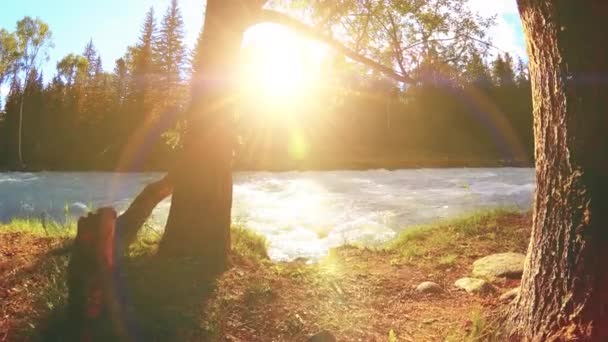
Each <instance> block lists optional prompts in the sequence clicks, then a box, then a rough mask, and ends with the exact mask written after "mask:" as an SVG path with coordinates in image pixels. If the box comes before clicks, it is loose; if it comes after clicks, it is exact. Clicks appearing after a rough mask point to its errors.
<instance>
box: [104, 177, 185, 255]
mask: <svg viewBox="0 0 608 342" xmlns="http://www.w3.org/2000/svg"><path fill="white" fill-rule="evenodd" d="M172 191H173V185H172V184H171V179H170V178H169V175H166V176H165V177H163V178H162V179H161V180H158V181H156V182H154V183H150V184H148V185H146V187H145V188H144V189H143V190H142V192H141V193H139V195H137V197H135V199H134V200H133V202H132V203H131V205H130V206H129V208H128V209H127V210H126V211H125V212H124V213H122V215H120V217H118V219H117V220H116V230H117V232H116V244H117V251H118V253H119V254H124V253H125V252H126V251H127V249H128V248H129V246H130V245H131V244H132V243H133V241H135V238H136V237H137V233H138V232H139V230H140V229H141V227H142V226H143V225H144V223H145V222H146V220H147V219H148V217H150V214H152V210H154V208H155V207H156V205H157V204H158V203H159V202H160V201H162V200H163V199H165V198H167V196H169V195H171V192H172Z"/></svg>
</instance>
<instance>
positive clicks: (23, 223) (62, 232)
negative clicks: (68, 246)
mask: <svg viewBox="0 0 608 342" xmlns="http://www.w3.org/2000/svg"><path fill="white" fill-rule="evenodd" d="M2 232H6V233H27V234H31V235H34V236H39V237H45V236H46V237H53V238H69V237H73V236H75V235H76V222H75V221H73V220H70V221H68V222H66V223H59V222H56V221H53V220H44V219H39V218H14V219H12V220H10V221H9V222H8V223H0V233H2Z"/></svg>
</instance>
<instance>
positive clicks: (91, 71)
mask: <svg viewBox="0 0 608 342" xmlns="http://www.w3.org/2000/svg"><path fill="white" fill-rule="evenodd" d="M82 56H83V57H84V58H85V59H86V60H87V62H88V66H87V76H88V79H92V78H93V76H94V75H95V72H96V71H97V69H98V66H97V57H98V56H97V49H95V45H94V44H93V39H92V38H91V39H90V40H89V42H88V43H87V45H86V46H85V47H84V51H83V52H82Z"/></svg>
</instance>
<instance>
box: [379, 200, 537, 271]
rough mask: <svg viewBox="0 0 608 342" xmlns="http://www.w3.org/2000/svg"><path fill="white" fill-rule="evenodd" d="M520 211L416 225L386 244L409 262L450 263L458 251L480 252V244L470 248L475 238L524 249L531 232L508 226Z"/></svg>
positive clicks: (496, 211) (510, 248)
mask: <svg viewBox="0 0 608 342" xmlns="http://www.w3.org/2000/svg"><path fill="white" fill-rule="evenodd" d="M520 215H521V214H520V213H518V212H516V211H515V210H511V209H505V208H500V209H492V210H484V211H478V212H474V213H472V214H467V215H464V216H460V217H457V218H454V219H450V220H444V221H439V222H436V223H432V224H428V225H421V226H414V227H410V228H406V229H405V230H404V231H403V232H402V233H400V234H399V235H398V236H397V237H396V238H395V239H394V240H392V241H390V242H389V243H388V244H387V246H386V248H387V249H388V250H390V251H394V252H397V253H398V254H400V255H401V257H402V258H403V261H404V262H406V263H416V262H420V261H429V262H434V263H436V264H437V265H438V267H449V266H450V265H451V264H453V263H454V261H455V259H456V256H457V255H458V256H471V255H473V254H478V253H479V252H480V250H479V249H478V248H477V249H476V250H469V249H468V248H467V247H468V246H469V242H470V241H471V239H475V242H476V243H478V245H481V246H485V247H487V248H488V249H493V247H498V246H501V248H502V249H503V250H504V251H522V250H525V247H526V246H527V242H528V240H527V239H528V236H527V235H526V234H521V233H520V232H518V231H515V230H513V229H504V227H505V225H507V224H509V222H508V219H509V218H514V217H519V216H520ZM481 252H483V251H481Z"/></svg>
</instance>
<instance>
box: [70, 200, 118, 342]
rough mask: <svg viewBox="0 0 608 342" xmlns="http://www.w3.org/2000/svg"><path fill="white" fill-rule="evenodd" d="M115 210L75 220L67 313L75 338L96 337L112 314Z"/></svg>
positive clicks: (103, 333)
mask: <svg viewBox="0 0 608 342" xmlns="http://www.w3.org/2000/svg"><path fill="white" fill-rule="evenodd" d="M115 230H116V212H115V211H114V209H112V208H101V209H99V210H98V211H97V212H96V213H89V214H88V215H87V216H86V217H81V218H80V219H79V220H78V232H77V235H76V239H75V241H74V245H73V246H72V254H71V256H70V264H69V266H68V273H67V284H68V316H69V319H70V324H71V325H72V326H71V331H72V332H73V336H71V338H72V339H73V340H75V341H92V340H100V338H102V337H104V336H108V335H109V334H110V330H111V329H107V327H108V325H107V323H108V322H109V321H110V320H111V317H116V315H115V313H116V312H117V306H116V303H115V298H116V296H115V293H114V279H113V278H114V270H115V262H114V236H115Z"/></svg>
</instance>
